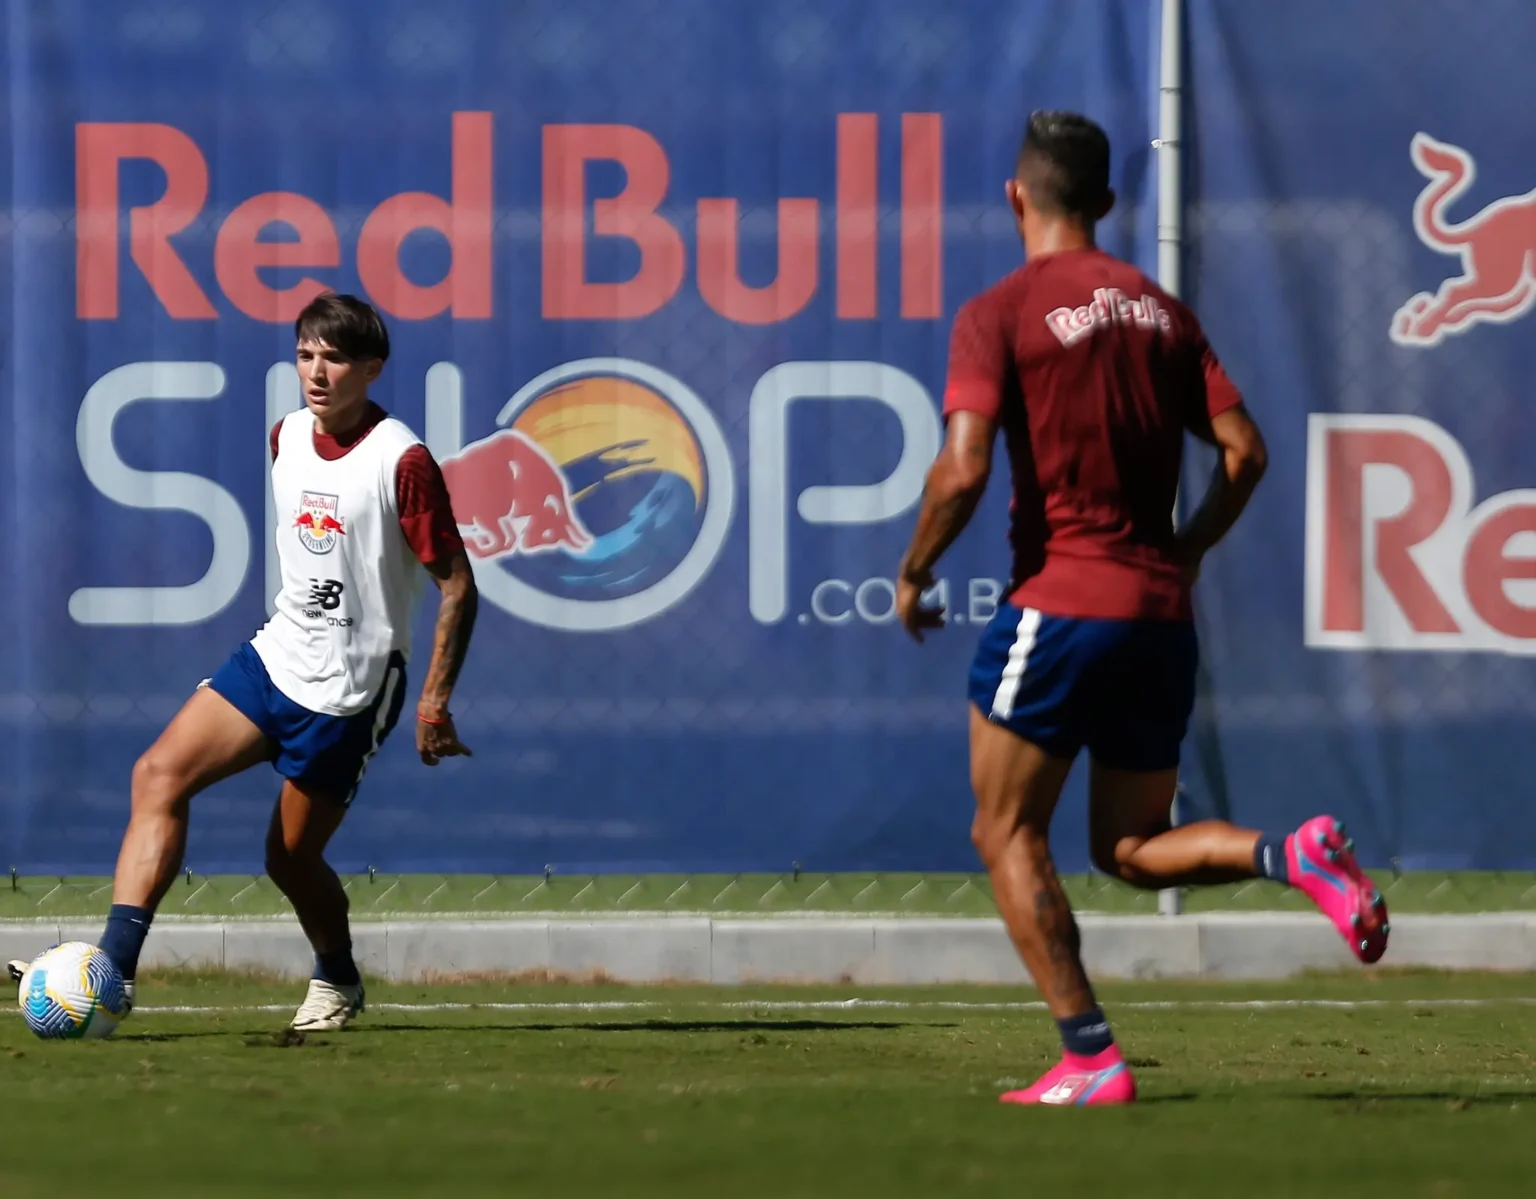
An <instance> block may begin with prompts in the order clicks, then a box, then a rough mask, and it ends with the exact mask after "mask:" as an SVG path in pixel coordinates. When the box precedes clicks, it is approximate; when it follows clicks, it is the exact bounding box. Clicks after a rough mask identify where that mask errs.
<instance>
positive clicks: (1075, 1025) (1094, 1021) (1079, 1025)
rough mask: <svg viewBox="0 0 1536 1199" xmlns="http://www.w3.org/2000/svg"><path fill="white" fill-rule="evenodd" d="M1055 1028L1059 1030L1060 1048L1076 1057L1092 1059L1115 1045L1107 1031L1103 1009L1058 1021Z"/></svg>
mask: <svg viewBox="0 0 1536 1199" xmlns="http://www.w3.org/2000/svg"><path fill="white" fill-rule="evenodd" d="M1056 1027H1057V1028H1059V1029H1060V1030H1061V1047H1062V1048H1063V1049H1065V1050H1066V1051H1067V1052H1068V1053H1075V1054H1076V1055H1077V1056H1078V1057H1094V1056H1095V1055H1097V1054H1100V1053H1103V1052H1104V1051H1105V1050H1106V1049H1108V1048H1109V1047H1110V1046H1111V1045H1113V1044H1114V1043H1115V1034H1114V1033H1112V1032H1110V1031H1109V1021H1108V1020H1106V1019H1104V1009H1103V1008H1097V1007H1096V1008H1094V1009H1093V1010H1092V1011H1089V1012H1084V1013H1083V1014H1082V1015H1081V1016H1072V1017H1069V1018H1068V1019H1066V1020H1058V1021H1056Z"/></svg>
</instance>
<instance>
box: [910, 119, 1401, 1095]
mask: <svg viewBox="0 0 1536 1199" xmlns="http://www.w3.org/2000/svg"><path fill="white" fill-rule="evenodd" d="M1006 194H1007V197H1008V202H1009V204H1010V206H1011V207H1012V209H1013V212H1014V215H1015V217H1016V218H1017V220H1018V226H1019V232H1020V235H1021V236H1022V238H1023V242H1024V250H1025V257H1026V263H1025V265H1024V266H1022V267H1020V268H1019V269H1017V270H1015V271H1014V272H1013V273H1012V274H1010V275H1008V276H1007V277H1006V278H1004V279H1003V280H1001V281H1000V282H999V283H997V284H995V285H994V286H992V287H990V288H988V289H987V290H986V291H984V292H982V293H981V294H980V295H979V296H976V297H975V298H974V299H972V300H970V301H969V302H968V303H966V304H965V305H964V306H963V307H961V309H960V311H959V313H957V314H956V317H955V323H954V329H953V331H952V334H951V341H950V362H949V379H948V383H947V386H946V389H945V394H944V416H945V422H946V432H945V441H944V445H943V447H942V448H941V450H940V452H939V455H938V458H937V460H936V461H935V463H934V465H933V467H932V469H931V470H930V472H929V475H928V480H927V485H926V488H925V491H924V495H923V503H922V508H921V511H920V513H919V515H918V518H917V526H916V529H915V531H914V533H913V536H912V542H911V545H910V547H909V548H908V550H907V553H906V555H905V556H904V557H903V559H902V562H901V566H900V569H899V572H898V582H897V609H898V612H899V614H900V616H901V620H902V623H903V624H904V625H905V626H906V628H907V629H908V631H909V632H910V633H911V634H912V635H913V636H914V637H916V638H917V639H918V640H919V641H921V640H922V637H923V634H924V632H925V631H926V630H929V629H933V628H937V627H939V626H940V625H941V624H942V623H943V616H942V613H941V612H939V611H937V610H935V609H933V608H931V607H929V606H927V605H926V604H925V603H924V602H923V599H922V595H923V593H924V592H925V591H926V590H927V589H928V588H930V587H931V586H932V585H933V574H932V571H933V567H934V565H935V563H937V561H938V560H939V557H940V555H941V554H943V552H944V551H945V549H947V548H948V547H949V545H950V544H951V543H952V542H953V541H954V539H955V537H956V536H957V535H958V534H959V533H960V531H961V530H962V529H963V528H964V527H965V525H966V523H967V521H968V520H969V519H970V516H971V514H972V512H974V511H975V508H976V504H977V502H978V501H979V500H980V499H981V496H982V493H983V492H984V491H985V490H986V486H987V479H988V475H989V472H990V469H991V464H992V449H993V443H994V441H995V438H996V435H997V432H998V430H999V429H1001V431H1002V434H1003V439H1004V443H1005V444H1006V446H1007V449H1008V458H1009V464H1010V468H1011V472H1012V475H1013V501H1012V505H1011V509H1010V525H1011V529H1010V538H1009V539H1010V541H1011V542H1012V549H1013V568H1012V575H1011V580H1010V584H1009V588H1010V591H1009V595H1008V598H1007V601H1006V602H1005V603H1003V604H1001V605H999V607H998V610H997V614H996V616H994V617H993V619H992V621H991V622H990V624H989V625H988V626H987V629H986V631H985V632H984V633H983V634H982V637H981V643H980V645H979V647H978V649H977V652H976V656H975V660H974V663H973V665H972V667H971V674H970V688H969V694H970V700H971V723H970V729H971V731H970V741H971V785H972V787H973V789H974V791H975V794H976V804H977V810H976V818H975V822H974V824H973V826H972V839H973V840H974V842H975V844H976V848H977V850H978V852H979V853H980V855H981V858H982V861H983V862H984V864H985V865H986V868H987V871H988V873H989V874H990V875H991V878H992V883H993V889H994V893H995V895H996V898H997V904H998V910H999V913H1000V914H1001V916H1002V918H1003V921H1004V923H1005V924H1006V925H1007V927H1008V931H1009V934H1010V936H1011V937H1012V939H1013V943H1014V945H1015V947H1016V948H1017V950H1018V952H1019V956H1020V957H1021V958H1022V959H1023V961H1024V964H1025V966H1026V967H1027V968H1028V970H1029V972H1030V974H1031V976H1032V977H1033V978H1034V980H1035V983H1036V985H1037V986H1038V987H1039V989H1040V992H1041V995H1042V997H1043V998H1044V999H1045V1001H1046V1003H1047V1005H1048V1006H1049V1008H1050V1011H1051V1014H1052V1016H1054V1017H1055V1019H1056V1021H1057V1025H1058V1027H1059V1029H1060V1032H1061V1038H1062V1045H1063V1055H1062V1060H1061V1062H1060V1063H1059V1064H1058V1065H1056V1066H1055V1067H1054V1068H1053V1069H1051V1070H1050V1071H1048V1072H1047V1073H1046V1074H1045V1075H1044V1076H1043V1077H1042V1078H1041V1079H1040V1080H1039V1081H1038V1082H1036V1083H1035V1084H1034V1085H1033V1086H1031V1087H1029V1088H1027V1089H1026V1090H1023V1091H1015V1092H1011V1093H1009V1094H1007V1095H1004V1096H1003V1099H1004V1101H1005V1102H1011V1103H1049V1104H1083V1103H1091V1104H1098V1103H1125V1102H1129V1101H1131V1100H1133V1099H1134V1098H1135V1096H1136V1087H1135V1082H1134V1081H1133V1079H1132V1077H1131V1074H1130V1071H1129V1069H1128V1068H1127V1067H1126V1064H1125V1061H1124V1059H1123V1058H1122V1057H1121V1055H1120V1051H1119V1049H1118V1048H1117V1047H1116V1045H1115V1042H1114V1038H1113V1035H1112V1034H1111V1032H1110V1028H1109V1024H1108V1021H1107V1020H1106V1019H1105V1016H1104V1013H1103V1011H1102V1009H1101V1008H1100V1007H1099V1005H1098V1003H1097V1001H1096V1000H1095V998H1094V993H1093V988H1092V986H1091V985H1090V984H1089V981H1088V978H1087V976H1086V975H1085V973H1084V971H1083V965H1082V960H1081V956H1080V952H1079V935H1078V929H1077V924H1076V921H1075V920H1074V919H1073V916H1072V911H1071V908H1070V907H1069V905H1068V903H1067V898H1066V895H1065V893H1064V892H1063V890H1062V887H1061V882H1060V880H1059V879H1058V878H1057V875H1056V871H1055V867H1054V865H1053V864H1052V861H1051V855H1050V846H1049V841H1048V832H1049V828H1050V822H1051V815H1052V813H1053V811H1054V810H1055V807H1056V802H1057V800H1058V798H1059V797H1060V794H1061V788H1062V785H1063V784H1064V783H1065V781H1066V778H1067V774H1068V772H1069V771H1070V770H1071V768H1072V764H1073V761H1074V760H1075V758H1076V757H1077V755H1078V754H1079V752H1081V751H1082V750H1084V749H1086V750H1087V751H1088V756H1089V761H1090V766H1089V769H1090V774H1089V822H1090V845H1091V851H1092V855H1093V860H1094V862H1095V863H1096V865H1097V866H1098V868H1099V869H1100V870H1103V871H1104V872H1106V873H1108V874H1112V875H1115V876H1116V877H1118V878H1120V879H1123V880H1124V881H1126V882H1128V883H1131V884H1133V885H1135V886H1138V887H1144V888H1148V889H1160V888H1164V887H1174V886H1191V885H1199V884H1209V883H1219V882H1229V881H1234V880H1238V879H1246V878H1256V877H1258V878H1269V879H1274V880H1276V881H1278V882H1282V883H1288V884H1290V885H1292V886H1295V887H1297V888H1299V889H1301V890H1302V891H1304V892H1305V893H1306V894H1307V895H1308V896H1309V897H1310V898H1311V899H1313V901H1314V902H1316V903H1317V905H1318V906H1319V907H1320V908H1321V909H1322V910H1323V912H1324V914H1325V915H1327V916H1328V917H1329V919H1330V920H1332V922H1333V924H1334V926H1335V927H1336V928H1337V929H1338V930H1339V933H1340V934H1341V935H1342V936H1343V937H1344V938H1345V940H1346V941H1348V943H1349V945H1350V947H1351V949H1352V950H1353V951H1354V953H1355V955H1356V956H1357V957H1358V958H1360V959H1361V960H1362V961H1366V962H1374V961H1377V960H1378V959H1379V958H1380V957H1381V955H1382V953H1383V952H1384V951H1385V949H1386V944H1387V934H1388V926H1387V911H1386V904H1385V901H1384V900H1383V899H1382V897H1381V894H1380V892H1378V891H1377V890H1376V888H1375V887H1374V886H1373V885H1372V884H1371V881H1370V879H1368V878H1367V877H1366V876H1365V875H1364V874H1363V873H1362V872H1361V870H1360V867H1359V865H1358V864H1357V862H1356V861H1355V858H1354V855H1353V852H1352V849H1353V845H1352V842H1350V841H1349V840H1348V839H1347V838H1346V837H1345V836H1344V830H1343V828H1342V826H1341V825H1340V824H1339V823H1338V822H1337V821H1335V820H1334V819H1332V818H1331V817H1329V816H1317V817H1314V818H1312V819H1311V820H1308V821H1307V822H1306V823H1305V824H1303V825H1302V826H1301V827H1300V828H1298V829H1297V830H1296V831H1295V832H1294V833H1291V834H1289V835H1284V836H1274V835H1268V834H1263V833H1259V832H1254V831H1249V830H1244V829H1240V828H1237V827H1235V826H1233V825H1231V824H1228V823H1227V822H1225V821H1219V820H1207V821H1200V822H1198V823H1195V824H1189V825H1184V826H1181V827H1178V828H1174V827H1172V824H1171V819H1170V814H1171V809H1172V802H1173V797H1174V788H1175V785H1176V783H1177V780H1178V765H1179V747H1180V743H1181V742H1182V741H1183V738H1184V734H1185V731H1186V727H1187V725H1188V721H1189V716H1190V712H1191V709H1192V708H1193V705H1194V698H1195V666H1196V659H1197V647H1196V641H1195V629H1194V624H1193V621H1192V614H1191V607H1190V588H1191V586H1192V584H1193V582H1194V580H1195V578H1196V576H1197V575H1198V573H1199V569H1200V563H1201V560H1202V559H1203V558H1204V556H1205V555H1206V553H1207V552H1209V551H1210V549H1211V548H1212V547H1213V546H1215V545H1216V543H1217V542H1218V541H1220V540H1221V538H1222V536H1223V535H1224V534H1225V533H1226V532H1227V530H1228V529H1230V528H1231V527H1232V524H1233V522H1234V521H1236V520H1237V518H1238V516H1239V515H1240V514H1241V513H1242V511H1243V509H1244V507H1245V506H1246V504H1247V503H1248V500H1249V497H1250V496H1251V495H1252V494H1253V491H1254V488H1255V486H1256V485H1257V484H1258V482H1259V479H1260V477H1261V476H1262V475H1263V473H1264V467H1265V448H1264V441H1263V438H1262V437H1261V435H1260V433H1259V430H1258V428H1257V427H1256V426H1255V425H1254V422H1253V420H1252V419H1251V418H1250V417H1249V415H1248V412H1247V410H1246V409H1245V407H1244V405H1243V401H1242V397H1241V396H1240V395H1239V394H1238V391H1237V389H1236V388H1235V387H1234V386H1233V384H1232V382H1231V380H1230V379H1228V378H1227V375H1226V373H1225V372H1224V371H1223V370H1222V368H1221V365H1220V363H1219V362H1218V361H1217V359H1216V355H1215V354H1214V353H1213V352H1212V350H1211V347H1210V346H1209V345H1208V344H1207V342H1206V340H1205V336H1204V334H1203V333H1202V332H1201V329H1200V325H1199V322H1198V321H1197V320H1196V319H1195V316H1194V314H1193V313H1192V312H1191V311H1190V310H1189V309H1188V308H1187V307H1185V306H1184V305H1183V304H1181V303H1179V301H1177V300H1176V299H1174V298H1173V297H1172V296H1169V295H1168V294H1167V293H1166V292H1164V291H1163V290H1162V289H1161V288H1159V287H1158V286H1157V285H1156V284H1155V283H1153V282H1152V281H1151V280H1150V279H1148V278H1147V277H1146V276H1145V275H1143V274H1142V272H1141V271H1139V270H1137V269H1136V268H1135V267H1134V266H1131V265H1129V264H1127V263H1124V262H1121V261H1119V260H1117V259H1115V258H1113V257H1111V256H1110V255H1108V254H1106V253H1104V252H1103V251H1102V250H1100V249H1098V248H1097V246H1096V245H1095V242H1094V226H1095V223H1096V222H1097V221H1098V220H1100V219H1101V218H1102V217H1103V216H1104V215H1105V214H1106V213H1107V212H1108V211H1109V209H1110V206H1111V205H1112V204H1113V202H1114V195H1113V193H1112V192H1111V191H1110V189H1109V139H1108V138H1107V137H1106V136H1105V134H1104V132H1103V130H1102V129H1100V128H1099V127H1098V126H1097V125H1095V124H1094V123H1093V122H1091V121H1089V120H1087V119H1086V118H1084V117H1082V116H1079V115H1077V114H1075V113H1064V112H1037V113H1035V114H1033V115H1032V116H1031V117H1030V120H1029V128H1028V132H1027V134H1026V136H1025V139H1024V145H1023V148H1022V150H1021V152H1020V155H1019V159H1018V165H1017V170H1016V172H1015V177H1014V178H1013V179H1010V180H1009V181H1008V183H1007V185H1006ZM1186 431H1188V432H1190V433H1193V434H1194V435H1195V436H1196V437H1198V438H1200V439H1201V440H1203V441H1205V442H1208V443H1210V444H1212V445H1214V446H1215V447H1216V448H1217V449H1218V451H1219V454H1218V461H1217V466H1216V470H1215V473H1214V475H1213V477H1212V479H1211V483H1210V486H1209V490H1208V491H1207V492H1206V495H1205V497H1204V500H1203V502H1202V503H1201V504H1200V506H1199V508H1198V509H1197V510H1196V512H1195V513H1194V515H1193V516H1192V517H1191V518H1190V519H1189V521H1188V523H1187V524H1186V525H1185V526H1184V527H1183V528H1181V529H1178V530H1175V528H1174V524H1173V507H1174V498H1175V493H1176V491H1177V488H1178V485H1179V471H1180V463H1181V458H1182V453H1183V445H1184V434H1185V432H1186Z"/></svg>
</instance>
